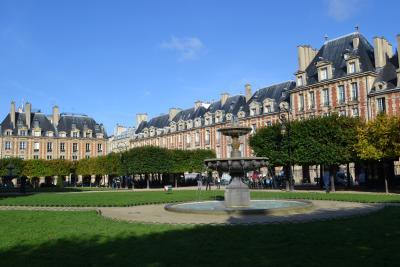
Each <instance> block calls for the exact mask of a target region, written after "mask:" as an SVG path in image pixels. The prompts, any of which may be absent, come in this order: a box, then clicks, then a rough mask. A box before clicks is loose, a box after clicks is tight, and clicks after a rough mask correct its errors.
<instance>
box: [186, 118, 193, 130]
mask: <svg viewBox="0 0 400 267" xmlns="http://www.w3.org/2000/svg"><path fill="white" fill-rule="evenodd" d="M192 127H193V121H192V120H188V121H187V122H186V129H191V128H192Z"/></svg>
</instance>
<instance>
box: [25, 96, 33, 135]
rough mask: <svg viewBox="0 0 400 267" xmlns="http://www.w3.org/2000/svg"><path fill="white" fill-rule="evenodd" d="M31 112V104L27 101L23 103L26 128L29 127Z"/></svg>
mask: <svg viewBox="0 0 400 267" xmlns="http://www.w3.org/2000/svg"><path fill="white" fill-rule="evenodd" d="M31 113H32V105H31V103H29V102H26V103H25V120H26V127H28V129H30V128H31Z"/></svg>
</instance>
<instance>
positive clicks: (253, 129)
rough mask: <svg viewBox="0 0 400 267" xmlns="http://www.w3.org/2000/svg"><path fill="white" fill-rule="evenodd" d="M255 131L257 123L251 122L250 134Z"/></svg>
mask: <svg viewBox="0 0 400 267" xmlns="http://www.w3.org/2000/svg"><path fill="white" fill-rule="evenodd" d="M256 131H257V124H252V125H251V134H255V133H256Z"/></svg>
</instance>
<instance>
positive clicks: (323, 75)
mask: <svg viewBox="0 0 400 267" xmlns="http://www.w3.org/2000/svg"><path fill="white" fill-rule="evenodd" d="M326 79H328V68H322V69H321V70H320V80H321V81H323V80H326Z"/></svg>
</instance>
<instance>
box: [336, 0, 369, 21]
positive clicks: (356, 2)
mask: <svg viewBox="0 0 400 267" xmlns="http://www.w3.org/2000/svg"><path fill="white" fill-rule="evenodd" d="M361 2H362V1H361V0H328V15H329V16H330V17H332V18H334V19H335V20H337V21H344V20H346V19H348V18H350V17H351V16H352V15H354V14H355V13H356V12H357V10H358V9H359V7H360V5H361Z"/></svg>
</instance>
